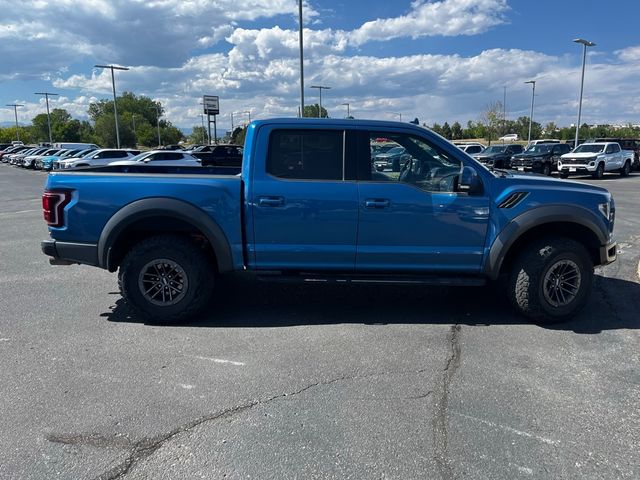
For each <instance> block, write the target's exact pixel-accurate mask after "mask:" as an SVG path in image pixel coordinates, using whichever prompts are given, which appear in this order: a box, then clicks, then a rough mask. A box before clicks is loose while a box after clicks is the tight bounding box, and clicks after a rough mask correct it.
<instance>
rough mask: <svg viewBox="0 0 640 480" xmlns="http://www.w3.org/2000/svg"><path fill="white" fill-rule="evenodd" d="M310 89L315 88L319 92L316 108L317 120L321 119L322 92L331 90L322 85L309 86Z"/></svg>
mask: <svg viewBox="0 0 640 480" xmlns="http://www.w3.org/2000/svg"><path fill="white" fill-rule="evenodd" d="M311 88H317V89H318V91H319V92H320V105H319V106H318V118H322V90H331V87H325V86H322V85H311Z"/></svg>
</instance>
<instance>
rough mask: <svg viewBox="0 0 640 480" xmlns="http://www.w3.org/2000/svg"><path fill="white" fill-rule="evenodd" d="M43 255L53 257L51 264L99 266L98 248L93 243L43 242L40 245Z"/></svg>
mask: <svg viewBox="0 0 640 480" xmlns="http://www.w3.org/2000/svg"><path fill="white" fill-rule="evenodd" d="M40 247H41V248H42V253H44V254H45V255H48V256H50V257H53V258H52V260H51V263H53V264H58V265H64V264H65V263H66V264H72V263H80V264H82V265H91V266H94V267H98V266H99V262H98V246H97V245H95V244H92V243H71V242H59V241H57V240H43V241H42V242H41V244H40Z"/></svg>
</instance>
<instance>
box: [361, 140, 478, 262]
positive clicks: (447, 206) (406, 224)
mask: <svg viewBox="0 0 640 480" xmlns="http://www.w3.org/2000/svg"><path fill="white" fill-rule="evenodd" d="M363 133H364V135H360V136H359V141H358V159H359V162H361V164H359V168H358V179H359V182H358V191H359V197H358V201H359V205H358V207H359V211H360V217H359V218H360V220H359V224H358V248H357V252H356V271H359V272H366V271H370V272H371V271H393V272H415V273H424V272H429V271H460V272H478V271H480V269H481V265H482V259H483V249H484V245H485V237H486V233H487V226H488V221H489V197H488V196H487V194H486V193H484V194H479V195H474V196H471V195H469V194H467V193H462V192H456V191H455V187H456V182H457V178H458V175H459V174H460V171H461V167H462V164H461V160H460V159H459V158H457V157H456V156H455V155H453V154H451V153H447V152H445V151H444V150H442V149H441V148H439V147H436V146H435V145H433V144H431V143H430V142H429V141H428V140H427V139H426V138H424V137H421V136H417V135H416V134H415V133H403V132H401V131H396V132H393V131H368V132H363ZM377 139H383V140H384V141H385V142H386V144H390V143H393V144H398V145H400V146H402V147H404V148H405V149H406V151H407V153H409V156H410V158H409V159H408V160H406V161H405V162H404V164H403V165H401V169H400V172H393V171H391V170H390V169H385V170H383V171H373V169H372V163H373V160H372V158H371V156H372V155H371V154H370V153H369V152H371V151H375V150H376V148H377V146H378V143H379V141H378V140H377Z"/></svg>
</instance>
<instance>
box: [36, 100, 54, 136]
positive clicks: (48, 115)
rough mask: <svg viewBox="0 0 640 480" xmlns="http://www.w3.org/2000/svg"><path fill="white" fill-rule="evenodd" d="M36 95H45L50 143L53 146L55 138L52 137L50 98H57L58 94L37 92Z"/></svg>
mask: <svg viewBox="0 0 640 480" xmlns="http://www.w3.org/2000/svg"><path fill="white" fill-rule="evenodd" d="M35 94H36V95H44V98H45V100H46V102H47V125H48V126H49V143H50V144H53V136H52V135H51V115H50V114H49V96H51V97H57V96H58V94H57V93H49V92H36V93H35Z"/></svg>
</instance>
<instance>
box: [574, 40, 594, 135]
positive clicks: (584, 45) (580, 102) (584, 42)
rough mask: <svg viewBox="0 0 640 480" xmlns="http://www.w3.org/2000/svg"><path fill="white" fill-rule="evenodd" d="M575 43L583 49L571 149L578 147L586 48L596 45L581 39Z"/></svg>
mask: <svg viewBox="0 0 640 480" xmlns="http://www.w3.org/2000/svg"><path fill="white" fill-rule="evenodd" d="M574 42H576V43H581V44H582V46H583V47H584V49H583V51H582V80H581V81H580V100H579V102H578V123H577V124H576V139H575V144H574V145H573V148H576V147H577V146H578V138H579V136H580V115H581V114H582V93H583V91H584V65H585V63H586V61H587V47H595V46H596V44H595V43H593V42H590V41H589V40H584V39H582V38H576V39H575V40H574Z"/></svg>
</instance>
